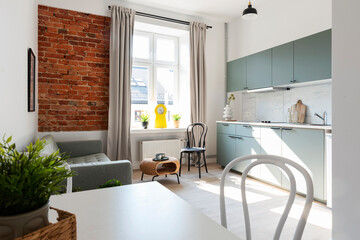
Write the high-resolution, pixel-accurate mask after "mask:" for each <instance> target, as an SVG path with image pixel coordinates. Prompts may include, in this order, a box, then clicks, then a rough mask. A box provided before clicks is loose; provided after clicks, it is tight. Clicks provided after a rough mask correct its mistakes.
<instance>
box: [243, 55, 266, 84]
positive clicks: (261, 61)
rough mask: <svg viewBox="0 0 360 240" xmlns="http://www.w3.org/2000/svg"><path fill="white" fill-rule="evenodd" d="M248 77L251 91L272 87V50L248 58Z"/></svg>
mask: <svg viewBox="0 0 360 240" xmlns="http://www.w3.org/2000/svg"><path fill="white" fill-rule="evenodd" d="M246 75H247V87H248V88H249V89H258V88H266V87H271V86H272V81H271V49H268V50H265V51H262V52H259V53H256V54H253V55H250V56H248V57H247V64H246Z"/></svg>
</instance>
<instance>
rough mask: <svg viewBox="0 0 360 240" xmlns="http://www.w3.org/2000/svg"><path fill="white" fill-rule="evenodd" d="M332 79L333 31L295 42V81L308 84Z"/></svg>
mask: <svg viewBox="0 0 360 240" xmlns="http://www.w3.org/2000/svg"><path fill="white" fill-rule="evenodd" d="M330 78H331V30H327V31H323V32H320V33H317V34H314V35H311V36H309V37H305V38H302V39H299V40H296V41H295V42H294V80H295V81H296V82H307V81H315V80H321V79H330Z"/></svg>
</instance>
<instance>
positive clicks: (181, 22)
mask: <svg viewBox="0 0 360 240" xmlns="http://www.w3.org/2000/svg"><path fill="white" fill-rule="evenodd" d="M108 9H109V10H111V6H108ZM136 15H138V16H141V17H148V18H154V19H158V20H163V21H167V22H173V23H179V24H184V25H190V22H187V21H183V20H179V19H174V18H168V17H163V16H158V15H153V14H149V13H144V12H136ZM206 28H212V26H206Z"/></svg>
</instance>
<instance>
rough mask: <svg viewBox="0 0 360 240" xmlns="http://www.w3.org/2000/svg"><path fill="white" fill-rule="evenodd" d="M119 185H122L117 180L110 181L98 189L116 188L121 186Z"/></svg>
mask: <svg viewBox="0 0 360 240" xmlns="http://www.w3.org/2000/svg"><path fill="white" fill-rule="evenodd" d="M121 185H122V184H121V182H120V181H119V180H116V179H111V180H109V181H107V182H106V183H105V184H103V185H100V186H99V187H98V188H108V187H117V186H121Z"/></svg>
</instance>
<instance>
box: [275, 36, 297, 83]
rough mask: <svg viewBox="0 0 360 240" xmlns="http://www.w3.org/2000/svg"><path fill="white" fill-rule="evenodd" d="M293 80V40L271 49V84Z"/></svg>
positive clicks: (291, 81)
mask: <svg viewBox="0 0 360 240" xmlns="http://www.w3.org/2000/svg"><path fill="white" fill-rule="evenodd" d="M293 80H294V42H290V43H287V44H283V45H281V46H278V47H275V48H273V49H272V83H273V86H279V85H285V84H291V83H293Z"/></svg>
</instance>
